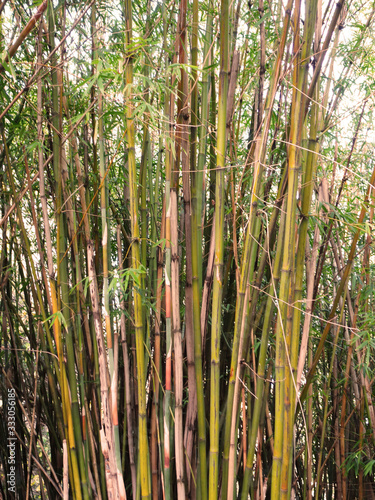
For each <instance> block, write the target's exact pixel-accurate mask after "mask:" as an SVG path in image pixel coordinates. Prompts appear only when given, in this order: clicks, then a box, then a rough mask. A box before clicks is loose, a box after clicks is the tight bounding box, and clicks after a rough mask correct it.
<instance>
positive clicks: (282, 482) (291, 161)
mask: <svg viewBox="0 0 375 500" xmlns="http://www.w3.org/2000/svg"><path fill="white" fill-rule="evenodd" d="M299 23H300V2H296V5H295V11H294V17H293V24H294V27H295V32H294V41H293V55H294V70H293V85H294V88H293V96H292V109H291V122H290V139H289V143H290V144H289V150H288V197H287V219H286V225H285V239H284V251H283V263H282V268H281V278H280V291H279V315H278V322H277V328H276V365H275V367H276V383H275V392H276V394H275V401H276V404H275V447H274V454H273V464H272V489H271V498H272V500H276V498H277V499H279V498H285V499H286V498H287V496H288V490H289V485H290V482H289V456H290V454H291V449H292V445H293V409H294V405H293V403H292V401H291V394H292V388H291V386H292V385H293V384H294V379H293V366H292V364H291V359H292V343H293V340H292V334H293V332H292V321H293V304H294V286H295V281H294V280H295V263H294V256H295V243H296V242H295V218H296V210H297V198H296V194H297V188H298V174H299V159H298V156H297V155H298V150H297V148H298V144H299V141H300V137H301V136H300V133H301V125H302V123H301V121H302V119H303V118H302V115H301V113H300V108H301V98H302V97H301V96H302V94H301V92H300V89H301V78H300V71H299V60H298V51H299V49H300V47H299V43H300V41H299ZM297 338H298V337H297Z"/></svg>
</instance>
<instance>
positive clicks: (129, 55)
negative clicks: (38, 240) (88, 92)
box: [124, 0, 151, 499]
mask: <svg viewBox="0 0 375 500" xmlns="http://www.w3.org/2000/svg"><path fill="white" fill-rule="evenodd" d="M124 12H125V23H126V25H125V26H126V27H125V56H126V69H125V76H126V90H125V102H126V124H127V139H128V174H129V193H130V218H131V233H132V240H133V241H132V245H131V247H132V265H133V269H134V270H135V271H139V270H140V251H139V224H138V198H137V177H136V165H135V131H134V120H133V102H132V96H133V88H132V86H133V57H134V53H133V48H132V44H133V35H132V5H131V1H130V0H124ZM139 286H140V285H139ZM133 294H134V328H135V335H136V356H137V377H138V384H137V385H138V427H139V462H140V481H141V495H142V499H143V498H147V499H151V485H150V466H149V456H148V440H147V415H146V380H145V373H146V372H145V355H144V335H145V332H144V326H145V325H144V324H143V311H142V309H143V308H142V296H141V290H139V289H137V288H134V291H133Z"/></svg>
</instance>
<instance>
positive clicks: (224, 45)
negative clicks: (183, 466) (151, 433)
mask: <svg viewBox="0 0 375 500" xmlns="http://www.w3.org/2000/svg"><path fill="white" fill-rule="evenodd" d="M228 72H229V4H228V1H227V0H222V2H221V15H220V79H219V105H218V125H217V146H216V155H217V156H216V168H217V170H216V186H215V257H214V269H213V275H214V277H213V296H212V328H211V387H210V461H209V499H210V500H214V499H217V498H218V487H217V485H218V480H219V417H220V337H221V311H222V291H223V265H224V173H225V153H226V124H227V96H228Z"/></svg>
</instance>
